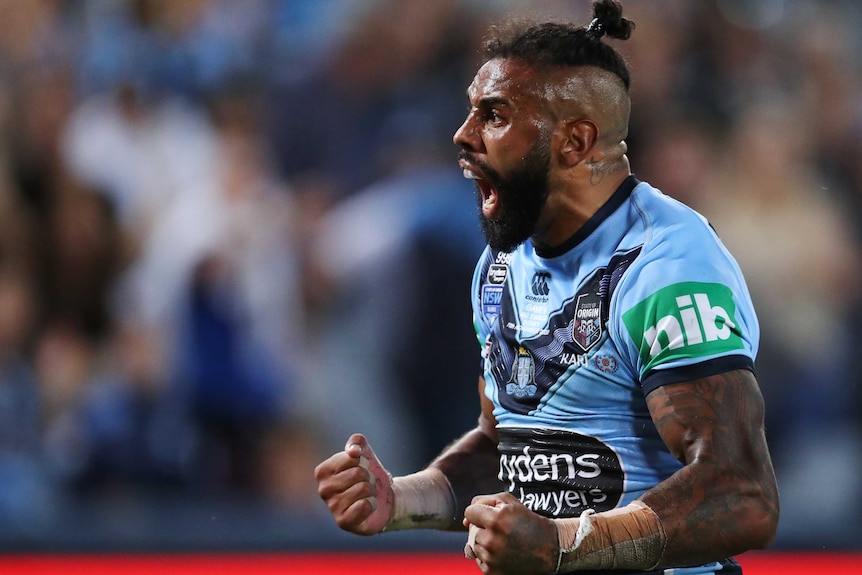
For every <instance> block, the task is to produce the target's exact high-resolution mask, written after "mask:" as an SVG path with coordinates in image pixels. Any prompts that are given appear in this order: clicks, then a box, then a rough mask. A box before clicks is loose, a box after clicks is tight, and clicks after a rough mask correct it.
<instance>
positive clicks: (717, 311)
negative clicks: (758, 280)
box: [623, 282, 743, 369]
mask: <svg viewBox="0 0 862 575" xmlns="http://www.w3.org/2000/svg"><path fill="white" fill-rule="evenodd" d="M735 313H736V306H735V304H734V302H733V294H732V293H731V291H730V289H729V288H727V287H726V286H723V285H720V284H707V283H694V282H686V283H679V284H674V285H671V286H668V287H665V288H662V289H661V290H659V291H657V292H656V293H654V294H653V295H651V296H650V297H648V298H647V299H645V300H644V301H642V302H640V303H639V304H637V305H636V306H634V307H633V308H632V309H630V310H629V311H627V312H626V313H625V314H623V321H624V322H625V325H626V328H627V329H628V331H629V333H630V334H631V336H632V338H634V340H635V341H636V342H639V343H640V354H641V359H642V360H643V361H644V363H645V364H646V366H645V367H646V369H649V368H651V367H654V366H655V365H658V364H661V363H663V362H664V361H668V360H671V359H676V358H682V357H706V356H710V355H716V354H719V353H723V352H726V351H730V350H734V349H742V347H743V344H742V338H741V337H740V332H739V327H738V325H737V321H736V318H735V317H734V315H735Z"/></svg>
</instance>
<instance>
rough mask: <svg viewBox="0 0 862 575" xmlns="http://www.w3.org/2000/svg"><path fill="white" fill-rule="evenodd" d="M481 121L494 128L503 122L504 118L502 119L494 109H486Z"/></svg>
mask: <svg viewBox="0 0 862 575" xmlns="http://www.w3.org/2000/svg"><path fill="white" fill-rule="evenodd" d="M482 119H483V120H484V121H485V122H487V123H489V124H491V125H494V126H498V125H500V124H502V123H504V122H505V118H503V116H501V115H500V113H499V112H498V111H497V110H495V109H494V108H488V109H487V110H485V111H484V113H483V114H482Z"/></svg>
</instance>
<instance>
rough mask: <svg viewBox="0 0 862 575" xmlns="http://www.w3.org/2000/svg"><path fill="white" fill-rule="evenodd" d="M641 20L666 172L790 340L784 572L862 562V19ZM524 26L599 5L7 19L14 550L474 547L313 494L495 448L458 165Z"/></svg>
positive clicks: (146, 11)
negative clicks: (361, 439) (353, 524)
mask: <svg viewBox="0 0 862 575" xmlns="http://www.w3.org/2000/svg"><path fill="white" fill-rule="evenodd" d="M624 8H625V15H627V16H629V17H630V18H632V19H634V20H635V22H636V24H637V28H636V30H635V33H634V34H633V36H632V38H631V40H629V41H628V42H624V43H620V44H618V46H619V48H620V50H621V51H622V52H623V53H624V54H625V55H626V57H627V59H628V60H629V62H630V65H631V68H632V84H633V87H632V98H633V106H634V112H633V118H632V128H631V133H630V136H629V138H628V143H629V146H630V158H631V160H632V166H633V169H634V171H635V173H636V175H637V176H638V177H640V178H641V179H643V180H647V181H649V182H651V183H653V184H654V185H657V186H658V187H660V188H662V189H663V190H664V191H665V192H666V193H668V194H670V195H673V196H675V197H677V198H679V199H681V200H683V201H685V202H686V203H688V204H690V205H691V206H693V207H695V208H696V209H698V210H699V211H701V212H702V213H704V214H705V215H706V216H707V217H708V218H709V219H710V221H711V222H712V224H713V225H714V227H715V228H716V229H717V230H718V232H719V234H720V235H721V236H722V238H723V239H724V240H725V242H726V244H727V245H728V246H729V247H730V249H731V251H732V252H733V253H734V254H735V255H736V256H737V258H738V260H739V262H740V264H741V266H742V268H743V270H744V272H745V274H746V276H747V279H748V282H749V286H750V289H751V292H752V295H753V297H754V300H755V305H756V307H757V309H758V312H759V316H760V320H761V324H762V343H761V352H760V355H759V358H758V362H757V367H758V377H759V381H760V383H761V386H762V388H763V392H764V395H765V398H766V402H767V433H768V439H769V441H770V443H771V447H772V453H773V457H774V461H775V465H776V469H777V473H778V478H779V484H780V487H781V490H782V512H783V514H782V518H781V525H780V529H779V536H778V540H777V541H776V544H775V546H776V548H780V549H833V550H834V549H845V550H846V549H850V550H860V549H862V498H860V497H859V494H860V493H862V396H860V381H862V360H860V357H862V354H860V353H859V351H858V349H859V347H860V344H862V327H860V325H862V324H860V320H862V314H860V311H862V308H860V286H862V283H860V277H859V274H860V269H862V267H860V232H862V34H859V31H860V30H862V5H860V4H859V2H858V1H857V0H762V1H760V2H748V1H745V0H703V1H699V2H690V1H688V0H663V1H662V2H650V1H647V0H628V1H626V2H624ZM519 13H520V14H523V13H527V14H529V15H530V16H533V17H536V18H541V17H553V18H567V19H571V20H574V21H576V22H579V23H586V22H588V20H589V15H590V4H589V2H588V1H587V0H567V1H559V0H545V1H531V2H525V1H520V2H519V1H515V0H505V1H504V0H435V1H433V2H430V1H426V0H361V1H360V0H243V1H241V2H239V1H231V0H65V1H63V0H0V551H13V550H48V551H50V550H83V549H95V550H141V549H158V550H165V549H216V548H217V549H226V548H231V549H314V548H318V549H333V548H336V549H341V548H345V549H346V548H350V547H354V548H359V547H363V548H364V547H366V546H371V547H375V546H376V547H386V548H390V547H397V548H415V547H429V546H432V547H433V546H442V547H444V548H449V549H454V550H459V549H461V546H462V537H461V535H457V539H454V538H449V536H448V535H436V534H428V533H424V534H415V533H396V534H391V535H388V536H387V537H381V538H371V539H366V538H357V537H351V536H346V535H344V534H342V533H340V532H339V531H338V530H337V528H335V526H334V524H333V522H332V520H331V518H330V517H329V515H328V512H327V510H326V507H325V505H324V504H323V503H322V502H321V501H320V500H319V499H318V498H317V495H316V487H315V484H314V479H313V469H314V466H315V465H316V464H317V463H318V462H319V461H320V460H322V459H323V458H324V457H327V456H328V455H329V454H330V453H332V452H333V451H335V450H338V449H340V448H341V447H342V446H343V444H344V442H345V440H346V439H347V437H348V436H349V434H350V433H352V432H356V431H361V432H364V433H365V434H366V435H367V436H368V437H369V438H370V440H371V442H372V444H373V445H374V446H375V450H376V452H377V453H378V455H379V456H380V457H381V459H382V461H383V462H384V464H385V465H387V466H388V467H389V468H390V470H391V471H392V472H393V473H395V474H399V473H406V472H410V471H413V470H415V469H416V468H418V467H420V466H423V465H424V464H425V463H427V462H428V461H429V460H430V459H431V458H432V457H433V456H434V455H435V454H436V453H437V452H438V451H439V450H440V449H441V448H442V447H444V446H445V445H446V444H447V443H448V442H449V441H450V440H452V439H454V438H455V437H457V436H458V435H460V434H461V433H462V432H464V431H465V430H467V429H468V428H470V427H472V426H473V425H474V423H475V420H476V416H477V414H478V410H479V405H478V399H477V394H476V377H477V375H478V368H479V364H480V361H479V346H478V344H477V342H476V341H475V337H474V335H473V332H472V323H471V315H470V314H471V312H470V302H469V285H470V276H471V272H472V268H473V265H474V262H475V260H476V258H477V257H478V255H479V253H480V252H481V249H482V247H483V246H482V240H481V237H480V234H479V231H478V225H477V223H476V207H475V200H474V199H473V196H472V194H473V191H472V185H471V183H470V182H469V181H466V180H464V179H463V178H462V177H461V174H460V172H459V170H458V168H457V166H456V161H455V157H456V153H457V150H456V148H455V146H454V145H453V144H452V142H451V136H452V134H453V133H454V131H455V130H456V129H457V127H458V126H459V125H460V123H461V121H462V119H463V116H464V114H465V110H466V104H467V102H466V97H465V89H466V86H467V85H468V84H469V83H470V81H471V80H472V77H473V74H474V72H475V70H476V67H477V65H478V64H479V60H478V56H477V49H478V46H479V43H480V41H481V37H482V35H483V33H484V31H485V30H486V28H487V25H488V23H489V22H492V21H497V20H499V19H501V18H504V17H507V16H509V15H514V14H519ZM693 249H696V246H693Z"/></svg>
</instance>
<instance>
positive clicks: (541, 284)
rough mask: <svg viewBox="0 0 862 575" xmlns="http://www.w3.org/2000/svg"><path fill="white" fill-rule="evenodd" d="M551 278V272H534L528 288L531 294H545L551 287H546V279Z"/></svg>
mask: <svg viewBox="0 0 862 575" xmlns="http://www.w3.org/2000/svg"><path fill="white" fill-rule="evenodd" d="M550 279H551V272H536V273H534V274H533V281H532V282H530V290H531V291H532V292H533V295H539V296H546V295H548V293H550V291H551V289H550V288H549V287H548V281H550Z"/></svg>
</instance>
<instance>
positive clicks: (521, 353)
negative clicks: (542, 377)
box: [506, 346, 537, 398]
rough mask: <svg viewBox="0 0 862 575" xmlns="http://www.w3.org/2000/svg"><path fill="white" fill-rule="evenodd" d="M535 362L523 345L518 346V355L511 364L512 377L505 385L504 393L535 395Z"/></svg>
mask: <svg viewBox="0 0 862 575" xmlns="http://www.w3.org/2000/svg"><path fill="white" fill-rule="evenodd" d="M536 390H537V387H536V363H535V362H534V361H533V356H532V355H530V352H529V351H527V349H526V348H525V347H524V346H520V347H518V356H517V357H516V358H515V362H514V365H512V377H511V378H510V379H509V383H508V384H507V385H506V393H508V394H509V395H513V396H515V397H518V398H521V397H532V396H534V395H536Z"/></svg>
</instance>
